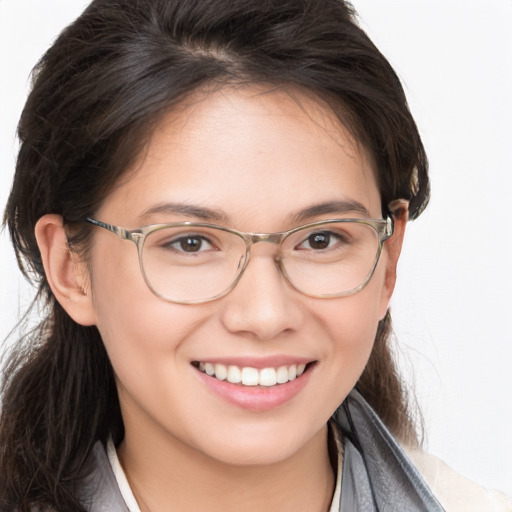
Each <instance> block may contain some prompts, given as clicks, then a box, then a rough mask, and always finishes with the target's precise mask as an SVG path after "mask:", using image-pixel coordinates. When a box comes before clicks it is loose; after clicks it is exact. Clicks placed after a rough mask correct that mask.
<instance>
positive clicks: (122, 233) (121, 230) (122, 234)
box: [85, 217, 131, 240]
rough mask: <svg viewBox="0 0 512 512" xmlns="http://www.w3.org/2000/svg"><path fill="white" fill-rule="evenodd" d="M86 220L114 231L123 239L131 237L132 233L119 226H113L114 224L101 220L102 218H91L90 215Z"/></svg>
mask: <svg viewBox="0 0 512 512" xmlns="http://www.w3.org/2000/svg"><path fill="white" fill-rule="evenodd" d="M85 220H86V221H87V222H89V224H93V225H94V226H98V227H100V228H103V229H106V230H108V231H112V233H114V234H116V235H117V236H118V237H119V238H122V239H123V240H127V239H131V233H130V232H129V231H127V230H126V229H124V228H120V227H119V226H113V225H112V224H107V223H106V222H101V221H100V220H96V219H91V218H90V217H87V218H86V219H85Z"/></svg>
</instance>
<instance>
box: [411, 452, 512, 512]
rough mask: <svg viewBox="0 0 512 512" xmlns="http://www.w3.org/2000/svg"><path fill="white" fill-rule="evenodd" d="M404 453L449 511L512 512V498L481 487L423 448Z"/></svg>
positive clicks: (447, 511)
mask: <svg viewBox="0 0 512 512" xmlns="http://www.w3.org/2000/svg"><path fill="white" fill-rule="evenodd" d="M404 451H405V452H406V454H407V456H408V457H409V459H410V460H411V462H412V463H413V464H414V466H415V467H416V468H417V470H418V471H419V473H420V474H421V476H422V477H423V479H424V480H425V482H426V483H427V485H428V486H429V487H430V489H431V490H432V492H433V493H434V494H435V496H436V497H437V499H438V500H439V502H440V503H441V505H442V506H443V507H444V509H445V510H446V512H512V498H510V497H507V496H505V495H504V494H502V493H501V492H499V491H495V490H489V489H485V488H483V487H480V486H479V485H477V484H475V483H474V482H472V481H471V480H468V479H467V478H465V477H463V476H462V475H460V474H458V473H457V472H456V471H454V470H453V469H451V468H450V467H449V466H447V465H446V464H445V463H444V462H443V461H442V460H440V459H438V458H437V457H434V456H433V455H430V454H428V453H426V452H424V451H423V450H421V449H418V448H408V447H404Z"/></svg>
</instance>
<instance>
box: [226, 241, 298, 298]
mask: <svg viewBox="0 0 512 512" xmlns="http://www.w3.org/2000/svg"><path fill="white" fill-rule="evenodd" d="M285 237H286V233H244V236H243V238H244V240H245V247H246V250H245V255H244V256H241V257H240V259H239V261H238V269H239V274H238V276H237V278H236V280H235V282H234V283H233V285H232V286H231V288H230V289H233V288H234V286H235V285H236V284H237V283H238V281H240V279H241V278H242V275H243V274H244V273H245V270H246V269H247V266H248V265H249V261H250V260H251V252H252V251H251V249H252V247H253V245H255V244H257V243H260V242H267V243H271V244H275V245H276V246H277V251H276V253H275V254H274V255H273V258H272V259H273V260H274V263H275V265H276V267H277V270H278V272H279V274H280V275H281V277H284V279H285V280H286V281H288V282H289V279H288V276H287V274H286V272H285V270H284V267H283V261H282V260H283V257H282V254H281V243H282V241H283V240H284V239H285Z"/></svg>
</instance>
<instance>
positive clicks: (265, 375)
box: [259, 368, 277, 386]
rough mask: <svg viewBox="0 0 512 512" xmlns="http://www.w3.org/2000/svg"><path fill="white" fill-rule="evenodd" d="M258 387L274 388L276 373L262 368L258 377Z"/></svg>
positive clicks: (272, 369) (271, 369)
mask: <svg viewBox="0 0 512 512" xmlns="http://www.w3.org/2000/svg"><path fill="white" fill-rule="evenodd" d="M259 384H260V386H275V385H276V384H277V373H276V371H275V370H274V368H263V370H261V371H260V377H259Z"/></svg>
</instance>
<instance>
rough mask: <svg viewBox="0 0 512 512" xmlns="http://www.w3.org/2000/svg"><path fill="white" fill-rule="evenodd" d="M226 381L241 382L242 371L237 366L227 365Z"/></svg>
mask: <svg viewBox="0 0 512 512" xmlns="http://www.w3.org/2000/svg"><path fill="white" fill-rule="evenodd" d="M228 382H231V384H238V383H240V382H242V372H241V370H240V368H238V366H228Z"/></svg>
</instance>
